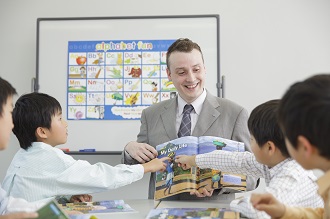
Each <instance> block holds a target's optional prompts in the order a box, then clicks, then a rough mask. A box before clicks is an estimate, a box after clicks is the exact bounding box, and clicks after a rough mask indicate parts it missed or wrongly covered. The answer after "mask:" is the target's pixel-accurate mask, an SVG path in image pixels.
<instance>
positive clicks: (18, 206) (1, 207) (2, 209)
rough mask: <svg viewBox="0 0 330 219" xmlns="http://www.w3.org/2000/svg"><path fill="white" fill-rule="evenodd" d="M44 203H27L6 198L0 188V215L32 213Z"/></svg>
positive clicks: (19, 199) (22, 200) (5, 194)
mask: <svg viewBox="0 0 330 219" xmlns="http://www.w3.org/2000/svg"><path fill="white" fill-rule="evenodd" d="M44 204H46V203H45V202H31V203H29V202H27V201H26V200H24V199H21V198H13V197H10V196H9V197H8V196H7V193H6V191H5V190H3V189H2V188H0V215H3V214H7V213H12V212H23V211H24V212H34V211H37V209H39V208H40V207H42V206H43V205H44Z"/></svg>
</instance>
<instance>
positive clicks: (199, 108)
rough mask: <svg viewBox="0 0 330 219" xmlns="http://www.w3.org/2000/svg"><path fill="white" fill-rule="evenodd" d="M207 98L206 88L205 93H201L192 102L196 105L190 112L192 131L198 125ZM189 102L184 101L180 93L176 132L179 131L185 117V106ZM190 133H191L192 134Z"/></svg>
mask: <svg viewBox="0 0 330 219" xmlns="http://www.w3.org/2000/svg"><path fill="white" fill-rule="evenodd" d="M205 98H206V89H204V91H203V93H202V94H201V95H199V97H198V98H197V99H196V100H195V101H194V102H192V103H191V105H192V106H193V107H194V109H193V110H192V111H191V113H190V118H191V133H192V132H193V131H194V128H195V126H196V123H197V120H198V116H199V115H200V114H201V111H202V108H203V103H204V101H205ZM186 104H187V102H186V101H184V100H183V99H182V98H181V97H180V95H178V109H177V112H176V124H175V129H176V133H178V131H179V128H180V124H181V121H182V117H183V108H184V106H185V105H186ZM191 133H190V135H191Z"/></svg>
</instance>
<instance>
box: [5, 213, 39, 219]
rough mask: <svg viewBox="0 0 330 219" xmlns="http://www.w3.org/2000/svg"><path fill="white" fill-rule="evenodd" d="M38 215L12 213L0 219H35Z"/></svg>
mask: <svg viewBox="0 0 330 219" xmlns="http://www.w3.org/2000/svg"><path fill="white" fill-rule="evenodd" d="M37 217H38V213H35V212H33V213H27V212H19V213H12V214H6V215H1V216H0V219H23V218H37Z"/></svg>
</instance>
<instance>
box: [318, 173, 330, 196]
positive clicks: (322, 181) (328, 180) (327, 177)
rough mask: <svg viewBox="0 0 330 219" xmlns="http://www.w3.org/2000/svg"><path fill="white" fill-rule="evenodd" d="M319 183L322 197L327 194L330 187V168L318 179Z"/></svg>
mask: <svg viewBox="0 0 330 219" xmlns="http://www.w3.org/2000/svg"><path fill="white" fill-rule="evenodd" d="M317 185H318V186H319V190H318V192H319V194H320V195H321V196H322V197H324V196H327V193H328V191H329V189H330V170H328V171H327V172H325V174H324V175H323V176H321V177H320V178H319V179H318V180H317Z"/></svg>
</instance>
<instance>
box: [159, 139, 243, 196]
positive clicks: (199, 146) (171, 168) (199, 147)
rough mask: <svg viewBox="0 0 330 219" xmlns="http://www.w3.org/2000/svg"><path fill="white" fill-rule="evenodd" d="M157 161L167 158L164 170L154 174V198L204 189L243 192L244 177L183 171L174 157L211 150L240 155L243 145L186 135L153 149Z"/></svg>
mask: <svg viewBox="0 0 330 219" xmlns="http://www.w3.org/2000/svg"><path fill="white" fill-rule="evenodd" d="M156 150H157V151H158V158H162V157H170V158H171V160H170V161H168V163H167V168H166V171H164V172H157V173H156V186H155V187H156V191H155V199H156V200H159V199H162V198H166V197H170V196H173V195H176V194H179V193H183V192H191V191H195V190H197V191H201V189H203V188H206V189H207V190H208V191H210V190H213V189H220V188H226V189H229V190H234V191H237V192H239V191H246V176H245V175H240V174H232V173H228V172H222V171H221V170H214V169H200V168H198V167H192V168H190V169H188V170H184V169H182V168H181V167H178V164H177V163H175V162H174V160H175V157H176V156H177V155H197V154H204V153H208V152H211V151H214V150H226V151H232V152H243V151H244V150H245V149H244V143H242V142H238V141H233V140H229V139H224V138H220V137H213V136H201V137H194V136H185V137H181V138H177V139H174V140H172V141H169V142H165V143H163V144H160V145H158V146H156Z"/></svg>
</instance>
